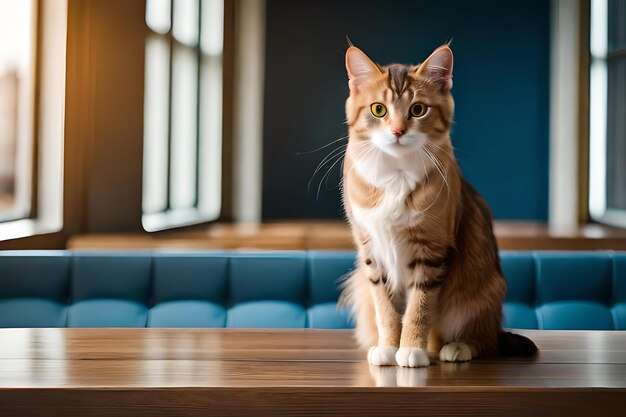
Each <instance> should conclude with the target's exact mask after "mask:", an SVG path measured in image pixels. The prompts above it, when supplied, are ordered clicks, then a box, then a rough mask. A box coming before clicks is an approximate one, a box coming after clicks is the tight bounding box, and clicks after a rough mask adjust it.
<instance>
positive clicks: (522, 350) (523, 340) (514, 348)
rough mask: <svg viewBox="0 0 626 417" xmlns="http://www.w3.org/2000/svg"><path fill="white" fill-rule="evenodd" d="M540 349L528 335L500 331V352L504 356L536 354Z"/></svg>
mask: <svg viewBox="0 0 626 417" xmlns="http://www.w3.org/2000/svg"><path fill="white" fill-rule="evenodd" d="M538 350H539V349H537V345H535V343H534V342H533V341H532V340H530V339H529V338H527V337H526V336H522V335H520V334H515V333H511V332H505V331H500V332H499V333H498V352H499V353H500V354H501V355H503V356H534V355H536V354H537V351H538Z"/></svg>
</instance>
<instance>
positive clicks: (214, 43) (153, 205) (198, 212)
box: [142, 0, 224, 231]
mask: <svg viewBox="0 0 626 417" xmlns="http://www.w3.org/2000/svg"><path fill="white" fill-rule="evenodd" d="M223 22H224V4H223V0H173V1H171V0H148V1H147V3H146V23H147V25H148V28H149V29H150V30H151V33H150V35H149V36H148V39H147V41H146V69H145V71H146V74H145V110H144V112H145V113H144V168H143V203H142V206H143V216H142V223H143V227H144V228H145V229H146V230H147V231H156V230H162V229H166V228H171V227H176V226H183V225H188V224H195V223H200V222H206V221H211V220H215V219H217V217H218V216H219V213H220V208H221V201H220V196H221V160H222V150H221V148H222V141H221V138H222V50H223Z"/></svg>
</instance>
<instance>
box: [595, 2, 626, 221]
mask: <svg viewBox="0 0 626 417" xmlns="http://www.w3.org/2000/svg"><path fill="white" fill-rule="evenodd" d="M608 1H609V0H590V2H589V4H590V24H589V67H588V68H589V89H588V91H589V108H588V114H589V147H588V149H589V167H588V168H589V171H588V175H589V184H588V185H589V194H588V198H587V204H588V210H589V218H590V220H592V221H595V222H597V223H603V224H606V225H609V226H615V227H621V228H626V209H619V208H611V207H609V206H608V197H607V191H608V190H607V176H608V168H607V154H606V152H607V146H608V141H609V137H608V125H607V123H608V120H607V118H608V105H609V103H608V90H609V88H610V86H609V85H608V66H609V61H610V60H611V59H616V58H617V59H618V58H619V57H623V56H626V47H623V48H620V49H617V50H609V46H608V19H609V15H608Z"/></svg>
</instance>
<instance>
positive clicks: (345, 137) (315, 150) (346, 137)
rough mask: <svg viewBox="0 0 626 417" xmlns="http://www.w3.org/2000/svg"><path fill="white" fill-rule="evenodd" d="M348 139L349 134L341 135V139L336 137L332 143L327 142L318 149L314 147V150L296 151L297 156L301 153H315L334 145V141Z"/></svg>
mask: <svg viewBox="0 0 626 417" xmlns="http://www.w3.org/2000/svg"><path fill="white" fill-rule="evenodd" d="M346 139H348V135H346V136H342V137H340V138H339V139H336V140H334V141H332V142H330V143H327V144H326V145H324V146H320V147H319V148H317V149H313V150H312V151H303V152H296V156H300V155H307V154H310V153H314V152H318V151H321V150H322V149H324V148H327V147H329V146H330V145H332V144H334V143H337V142H339V141H341V140H346Z"/></svg>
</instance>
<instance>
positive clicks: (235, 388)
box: [0, 329, 626, 415]
mask: <svg viewBox="0 0 626 417" xmlns="http://www.w3.org/2000/svg"><path fill="white" fill-rule="evenodd" d="M519 333H522V334H524V335H526V336H528V337H530V338H532V339H533V340H534V341H535V342H536V344H537V345H538V346H539V349H540V353H539V355H538V356H537V357H535V358H510V357H509V358H489V359H478V360H475V361H472V362H471V363H464V364H448V363H439V362H437V361H436V360H434V361H433V364H432V365H431V366H430V367H428V368H421V369H404V368H399V367H375V366H369V365H368V364H367V363H366V361H365V354H364V352H362V351H360V350H358V349H357V348H356V345H355V343H354V340H353V338H352V332H351V331H347V330H243V329H1V330H0V405H2V406H8V410H9V411H11V410H13V411H15V412H16V414H17V413H18V412H24V409H20V408H19V407H27V406H30V407H35V408H33V409H31V410H30V411H31V412H30V415H36V414H37V413H36V411H37V410H36V408H37V407H38V405H37V404H39V407H41V409H40V411H41V412H42V413H43V412H44V411H46V410H47V411H50V410H51V408H45V409H44V408H43V407H44V405H46V407H53V406H54V404H51V403H50V401H52V402H57V403H59V404H56V405H57V406H63V403H61V398H63V395H66V396H67V398H66V400H67V401H74V403H75V404H79V405H77V406H76V407H80V404H83V405H84V406H85V407H91V406H96V405H97V404H99V403H98V401H105V400H106V401H109V402H110V400H111V397H110V396H111V395H114V394H115V393H118V394H119V404H118V406H119V407H123V405H124V404H126V403H125V402H124V398H126V399H127V400H128V401H129V404H130V403H132V401H136V400H137V398H143V399H144V400H145V401H146V404H144V405H149V404H151V402H150V401H153V400H154V401H159V402H163V403H161V406H162V407H161V408H160V411H159V412H163V414H159V415H169V414H167V413H168V412H169V411H168V410H170V409H169V408H168V406H169V405H171V404H169V402H168V401H169V400H168V398H170V395H171V394H172V393H174V392H177V393H178V396H175V397H171V398H172V399H173V400H176V401H177V402H176V404H174V405H180V401H181V398H183V397H184V398H187V395H191V397H190V398H191V399H188V400H189V401H191V402H192V403H193V404H197V407H192V409H193V410H196V409H197V410H198V411H199V410H201V409H203V408H202V407H201V404H200V403H202V401H200V403H198V398H197V397H193V395H199V396H201V397H202V400H206V401H209V403H210V404H211V405H213V406H217V405H219V406H220V407H222V408H220V410H221V412H220V413H218V414H216V415H237V410H238V409H237V408H236V406H239V407H245V406H252V405H255V406H256V407H257V408H256V410H257V412H258V411H259V410H264V408H263V404H264V402H265V403H267V405H268V406H269V405H270V404H273V407H274V408H270V409H271V410H272V413H271V414H276V415H278V414H280V412H281V409H280V406H277V405H276V404H277V401H278V400H279V399H282V401H283V403H280V402H278V404H282V405H285V404H287V405H289V404H288V403H289V401H291V402H293V405H292V406H293V407H296V406H298V404H300V405H301V407H304V404H306V407H307V408H306V410H309V411H311V412H313V411H316V410H317V411H319V410H318V408H319V406H322V409H320V410H322V411H323V407H327V406H329V405H330V404H332V403H333V401H335V402H336V401H339V402H341V398H343V400H346V399H348V398H353V396H354V398H353V399H354V400H355V401H356V402H359V401H361V400H359V397H358V396H359V395H362V396H367V398H368V401H370V402H371V404H369V405H367V406H363V404H362V405H361V408H358V410H360V411H359V413H360V414H361V415H363V413H365V414H368V412H372V413H374V411H377V412H378V413H379V414H380V412H381V409H379V408H377V404H378V403H377V402H376V401H375V400H376V397H377V396H380V395H383V396H385V395H387V396H388V395H392V396H391V397H389V400H392V399H393V398H396V397H395V396H398V395H400V397H397V398H409V397H410V398H412V399H414V400H411V401H417V398H418V397H419V398H421V396H423V395H429V397H428V398H429V399H430V400H431V401H433V399H437V401H439V406H442V404H443V405H445V406H442V407H441V408H440V411H441V410H443V409H445V407H446V406H449V405H452V404H453V403H454V400H452V401H450V400H449V399H448V398H447V397H448V396H449V397H450V398H452V399H458V398H464V400H463V401H468V402H469V404H470V405H471V404H473V403H476V404H478V403H479V402H480V398H482V396H485V397H484V398H485V399H486V400H487V399H489V400H488V402H489V404H492V405H493V406H494V407H495V409H494V410H491V411H494V413H495V412H496V411H498V413H496V414H494V415H499V413H501V412H502V410H501V409H499V408H497V406H498V404H499V400H498V398H500V397H499V396H502V404H510V401H511V400H510V399H511V398H518V399H524V398H525V399H526V400H527V401H528V403H527V406H528V407H532V404H533V403H532V401H533V400H534V401H545V404H544V406H548V408H549V406H550V404H553V402H552V400H550V398H552V399H554V401H557V402H556V403H554V404H557V403H558V401H563V404H562V405H563V406H567V405H569V406H570V408H572V407H573V408H572V409H570V410H569V414H570V415H571V414H572V413H573V414H576V410H584V409H586V408H585V407H586V406H588V404H587V402H588V401H590V400H592V399H593V400H594V401H597V400H602V401H603V403H604V406H607V407H609V408H606V409H603V411H605V412H606V411H610V410H612V408H610V407H612V406H613V405H614V403H613V400H616V401H617V400H619V399H620V398H621V399H622V400H621V401H622V402H624V403H625V405H626V332H618V331H611V332H602V331H594V332H587V331H585V332H582V331H520V332H519ZM409 392H411V393H413V394H409ZM98 393H100V394H98ZM102 393H106V394H107V396H105V397H98V395H102ZM146 393H159V394H158V395H155V398H154V399H153V400H151V399H150V398H151V397H152V396H150V395H148V396H146ZM281 393H282V394H281ZM27 394H28V395H27ZM131 394H132V395H131ZM142 394H143V397H142V396H141V395H142ZM344 394H345V395H344ZM418 394H419V395H418ZM546 394H548V395H549V396H548V397H546V398H543V396H544V395H546ZM29 395H30V396H29ZM55 395H56V396H57V397H55ZM125 395H126V396H125ZM281 395H282V396H281ZM342 395H343V397H342ZM586 395H592V396H594V397H593V398H591V397H589V398H587V397H586ZM38 396H39V397H40V400H41V402H40V403H37V402H36V401H34V399H36V398H38ZM268 396H269V397H268ZM403 396H404V397H403ZM561 397H562V399H561V400H559V398H561ZM605 397H606V398H605ZM55 398H56V399H55ZM133 398H134V400H133ZM194 398H195V400H194ZM228 398H231V402H230V403H226V401H227V399H228ZM285 398H287V399H285ZM385 398H386V397H385ZM506 398H509V400H508V401H509V403H507V400H506ZM542 398H543V399H542ZM333 399H334V400H333ZM380 399H381V400H383V397H381V398H380ZM583 399H584V400H583ZM20 400H21V401H22V402H20ZM46 401H48V402H46ZM194 401H195V402H194ZM310 401H312V402H316V403H317V404H318V405H317V408H316V406H314V405H313V404H312V403H311V404H309V402H310ZM385 401H387V400H385ZM393 401H394V404H396V402H395V401H397V400H393ZM139 403H141V401H139ZM257 403H258V404H257ZM578 403H580V404H578ZM228 404H231V406H232V407H235V408H232V410H230V411H231V412H232V413H231V414H229V412H228V410H229V408H228V407H229V406H228ZM420 404H421V406H422V407H423V406H424V403H423V402H422V403H420ZM525 404H526V403H525ZM576 404H578V405H576ZM586 404H587V405H586ZM131 405H132V404H131ZM282 405H281V406H282ZM379 405H380V404H379ZM396 405H397V404H396ZM426 405H428V404H426ZM431 405H433V404H431ZM518 405H519V407H521V408H511V409H507V410H508V411H509V412H510V413H514V412H517V411H520V410H521V411H523V410H525V409H524V408H523V407H522V405H520V404H518ZM387 406H390V405H389V404H387ZM11 407H13V408H11ZM223 407H226V408H223ZM259 407H260V408H259ZM276 407H278V408H276ZM290 407H291V406H290ZM465 407H468V406H467V405H466V406H465ZM581 407H582V408H581ZM52 409H54V408H52ZM348 409H349V410H350V408H348ZM391 409H393V410H395V411H394V412H393V413H392V412H391V411H390V410H387V411H390V413H391V414H393V415H401V414H402V410H404V408H403V409H394V408H393V407H392V408H391ZM76 410H78V408H77V409H76ZM120 410H121V409H120ZM239 410H240V411H241V410H242V409H239ZM268 410H269V409H268ZM286 410H287V411H291V412H293V411H294V410H300V411H301V410H302V408H299V409H298V408H287V409H286ZM332 410H334V412H336V413H339V409H334V408H333V409H332ZM355 410H357V408H354V409H353V411H355ZM459 410H460V409H459ZM463 410H465V411H467V410H468V408H463ZM529 410H530V409H529ZM589 410H591V411H594V409H593V408H591V409H589ZM589 410H588V411H589ZM70 411H71V410H70ZM83 411H84V410H83ZM186 411H188V412H189V411H190V409H186ZM204 411H206V409H204ZM214 411H215V410H214ZM283 411H285V410H283ZM327 411H329V410H327ZM413 411H415V409H413ZM521 411H520V412H521ZM595 411H598V409H597V408H595ZM103 412H104V411H103ZM143 412H144V414H145V413H149V412H150V409H149V407H148V408H146V407H144V408H143ZM430 412H431V414H432V413H433V411H432V410H430ZM178 413H179V414H176V413H174V411H173V413H172V414H171V415H183V414H184V413H183V414H180V409H179V410H178ZM485 413H486V414H485ZM489 413H490V411H489V410H485V409H482V412H481V414H482V415H488V414H489ZM70 414H71V412H69V411H68V410H65V412H64V415H70ZM535 414H537V413H535ZM3 415H4V414H3ZM42 415H44V414H42ZM48 415H50V414H48ZM77 415H79V414H77ZM102 415H105V414H102ZM145 415H148V414H145ZM155 415H156V414H155ZM189 415H193V414H189ZM198 415H199V414H198ZM202 415H207V414H206V413H204V414H202ZM372 415H374V414H372ZM435 415H436V412H435ZM500 415H501V414H500ZM520 415H521V414H520ZM553 415H554V414H553Z"/></svg>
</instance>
